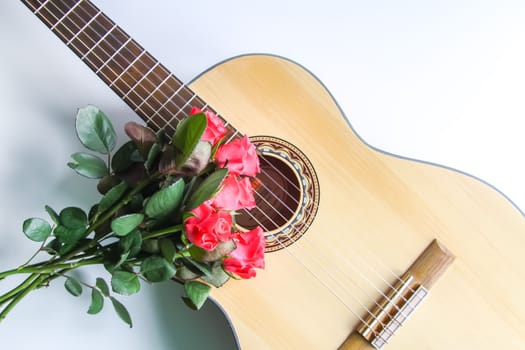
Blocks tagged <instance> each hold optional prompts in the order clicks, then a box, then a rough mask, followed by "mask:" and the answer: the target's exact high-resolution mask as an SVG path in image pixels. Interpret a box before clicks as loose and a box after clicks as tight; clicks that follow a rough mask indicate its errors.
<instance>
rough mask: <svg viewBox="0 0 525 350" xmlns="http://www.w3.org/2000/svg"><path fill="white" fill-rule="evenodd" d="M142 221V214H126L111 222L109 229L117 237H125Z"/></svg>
mask: <svg viewBox="0 0 525 350" xmlns="http://www.w3.org/2000/svg"><path fill="white" fill-rule="evenodd" d="M142 221H144V214H139V213H135V214H128V215H123V216H119V217H118V218H116V219H113V221H111V229H112V230H113V232H115V234H116V235H118V236H125V235H127V234H129V233H131V231H133V230H134V229H135V228H136V227H137V226H138V225H140V224H141V223H142Z"/></svg>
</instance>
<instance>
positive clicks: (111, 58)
mask: <svg viewBox="0 0 525 350" xmlns="http://www.w3.org/2000/svg"><path fill="white" fill-rule="evenodd" d="M130 41H131V38H128V40H126V42H125V43H124V45H122V46H121V47H119V48H118V49H117V51H115V52H114V53H113V55H111V56H110V57H109V58H108V60H107V61H106V62H104V64H103V65H102V66H100V68H99V69H97V71H96V72H95V74H98V72H100V70H101V69H102V68H104V67H105V66H106V65H107V64H108V63H109V62H110V61H111V60H113V58H114V57H115V56H116V55H117V54H118V53H119V52H120V50H122V49H123V48H124V46H126V45H127V44H128V43H129V42H130ZM119 66H120V64H119ZM121 68H124V67H121ZM110 69H111V68H110Z"/></svg>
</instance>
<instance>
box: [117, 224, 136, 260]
mask: <svg viewBox="0 0 525 350" xmlns="http://www.w3.org/2000/svg"><path fill="white" fill-rule="evenodd" d="M119 246H120V250H121V252H122V254H126V253H128V256H129V257H130V258H132V257H134V256H136V255H137V254H138V253H140V250H141V248H142V235H141V234H140V231H139V230H133V232H131V233H130V234H128V235H126V236H124V237H122V238H121V239H120V242H119Z"/></svg>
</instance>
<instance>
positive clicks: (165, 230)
mask: <svg viewBox="0 0 525 350" xmlns="http://www.w3.org/2000/svg"><path fill="white" fill-rule="evenodd" d="M181 230H182V225H173V226H170V227H166V228H163V229H162V230H158V231H153V232H150V233H147V234H145V235H144V236H142V239H143V240H144V241H145V240H147V239H151V238H157V237H161V236H165V235H168V234H170V233H174V232H179V231H181Z"/></svg>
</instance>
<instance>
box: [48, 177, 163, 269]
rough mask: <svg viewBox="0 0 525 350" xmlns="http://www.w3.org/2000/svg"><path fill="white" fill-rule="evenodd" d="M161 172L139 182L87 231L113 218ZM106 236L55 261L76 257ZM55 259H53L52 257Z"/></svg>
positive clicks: (97, 238) (91, 230)
mask: <svg viewBox="0 0 525 350" xmlns="http://www.w3.org/2000/svg"><path fill="white" fill-rule="evenodd" d="M159 175H160V173H159V172H156V173H154V174H153V175H151V176H150V177H148V178H147V179H145V180H143V181H141V182H139V183H138V184H137V186H136V187H135V188H134V189H133V190H132V191H131V192H130V193H129V194H128V195H127V196H126V197H124V199H122V200H121V201H120V202H119V203H118V204H117V205H115V206H114V207H113V208H111V209H110V210H109V211H107V212H106V214H104V215H103V216H102V217H101V218H100V219H98V220H97V221H96V222H94V223H93V224H92V225H91V226H90V227H88V228H87V231H86V232H88V233H89V232H93V231H95V230H96V229H98V228H99V227H100V226H102V225H103V224H104V223H105V222H106V221H107V220H109V219H111V217H112V216H113V215H115V213H116V212H117V211H119V210H120V209H121V208H122V207H124V206H125V205H127V204H128V203H129V202H130V201H131V200H132V199H133V197H135V195H136V194H137V193H140V192H141V191H142V190H143V189H144V188H146V187H147V186H148V185H150V184H151V183H152V182H153V181H155V180H156V179H157V178H158V177H159ZM105 237H106V235H102V236H100V237H96V236H95V239H93V240H92V241H91V242H89V243H86V244H84V245H82V246H80V247H79V248H77V249H75V250H73V251H72V252H70V253H69V254H66V255H65V256H63V257H62V258H59V259H56V260H55V261H56V262H63V261H67V260H69V259H70V258H72V257H74V256H75V255H77V254H78V253H81V252H83V251H85V250H87V249H90V248H93V247H95V246H96V245H97V244H98V242H99V241H100V240H101V239H104V238H105ZM52 260H53V259H52Z"/></svg>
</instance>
